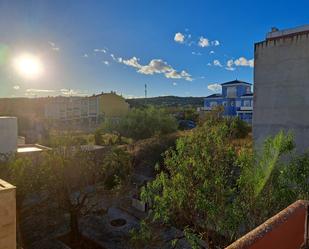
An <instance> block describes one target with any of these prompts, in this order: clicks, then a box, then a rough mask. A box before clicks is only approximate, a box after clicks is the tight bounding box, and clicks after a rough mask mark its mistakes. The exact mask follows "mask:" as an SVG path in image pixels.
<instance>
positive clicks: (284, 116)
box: [253, 32, 309, 152]
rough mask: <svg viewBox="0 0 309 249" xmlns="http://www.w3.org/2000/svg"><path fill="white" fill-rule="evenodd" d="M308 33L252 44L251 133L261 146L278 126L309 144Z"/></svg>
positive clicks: (302, 145) (301, 144)
mask: <svg viewBox="0 0 309 249" xmlns="http://www.w3.org/2000/svg"><path fill="white" fill-rule="evenodd" d="M308 33H309V32H307V33H301V34H294V35H292V36H288V37H278V38H276V39H273V40H266V41H263V42H260V43H257V44H255V62H254V115H253V135H254V139H255V144H256V145H260V144H261V142H262V141H263V140H264V139H265V137H267V136H269V135H275V134H277V133H278V132H279V131H280V130H281V129H283V130H291V131H293V132H294V134H295V141H296V145H297V150H298V151H300V152H301V151H303V150H305V149H306V148H308V147H309V114H308V110H309V34H308Z"/></svg>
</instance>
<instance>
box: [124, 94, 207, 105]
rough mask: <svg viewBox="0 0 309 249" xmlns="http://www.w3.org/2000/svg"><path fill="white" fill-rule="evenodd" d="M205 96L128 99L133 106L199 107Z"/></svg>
mask: <svg viewBox="0 0 309 249" xmlns="http://www.w3.org/2000/svg"><path fill="white" fill-rule="evenodd" d="M204 98H205V97H177V96H162V97H153V98H137V99H127V100H126V101H127V102H128V103H129V104H130V106H131V107H141V106H144V105H154V106H160V107H178V106H179V107H189V106H192V107H199V106H203V102H204Z"/></svg>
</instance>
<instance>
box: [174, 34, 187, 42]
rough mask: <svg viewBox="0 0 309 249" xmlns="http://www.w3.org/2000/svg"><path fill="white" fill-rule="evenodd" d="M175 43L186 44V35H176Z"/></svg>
mask: <svg viewBox="0 0 309 249" xmlns="http://www.w3.org/2000/svg"><path fill="white" fill-rule="evenodd" d="M174 41H175V42H178V43H184V41H185V35H184V34H182V33H180V32H178V33H176V34H175V36H174Z"/></svg>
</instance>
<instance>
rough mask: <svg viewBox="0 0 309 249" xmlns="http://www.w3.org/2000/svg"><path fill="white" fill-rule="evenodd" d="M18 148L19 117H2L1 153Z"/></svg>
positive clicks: (0, 128)
mask: <svg viewBox="0 0 309 249" xmlns="http://www.w3.org/2000/svg"><path fill="white" fill-rule="evenodd" d="M16 150H17V118H15V117H0V153H12V152H16Z"/></svg>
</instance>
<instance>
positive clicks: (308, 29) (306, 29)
mask: <svg viewBox="0 0 309 249" xmlns="http://www.w3.org/2000/svg"><path fill="white" fill-rule="evenodd" d="M306 33H309V25H303V26H299V27H296V28H291V29H283V30H279V29H277V28H272V31H271V32H268V33H267V34H266V40H274V39H277V38H281V37H287V36H294V35H298V34H306Z"/></svg>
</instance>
